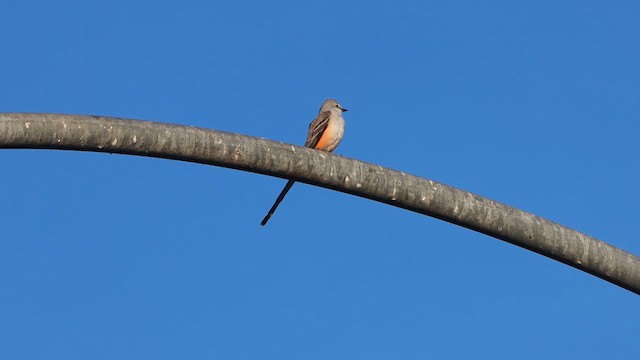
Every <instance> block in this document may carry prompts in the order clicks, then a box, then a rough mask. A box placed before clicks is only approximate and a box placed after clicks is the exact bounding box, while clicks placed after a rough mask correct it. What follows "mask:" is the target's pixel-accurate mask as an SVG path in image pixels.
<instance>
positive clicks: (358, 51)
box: [0, 0, 640, 359]
mask: <svg viewBox="0 0 640 360" xmlns="http://www.w3.org/2000/svg"><path fill="white" fill-rule="evenodd" d="M639 11H640V5H639V3H638V2H637V1H616V2H601V1H584V0H581V1H537V2H526V3H525V2H514V1H488V2H479V1H395V2H391V1H390V2H376V1H373V2H365V1H361V2H357V1H351V2H344V1H331V0H328V1H316V2H305V1H275V2H258V1H239V2H233V3H231V2H217V1H186V2H168V1H92V2H87V1H56V2H49V1H13V2H8V1H5V2H3V3H2V4H1V5H0V16H1V19H2V21H0V34H1V35H0V49H1V53H2V56H0V74H1V79H2V86H0V111H4V112H13V111H24V112H52V113H74V114H95V115H105V116H117V117H125V118H133V119H146V120H155V121H163V122H172V123H179V124H187V125H194V126H201V127H207V128H213V129H218V130H225V131H231V132H237V133H242V134H247V135H253V136H259V137H264V138H269V139H274V140H279V141H283V142H288V143H295V144H302V143H303V142H304V139H305V136H306V130H307V126H308V124H309V122H310V121H311V120H312V119H313V118H314V117H315V115H316V113H317V109H318V107H319V106H320V104H321V103H322V101H323V100H324V99H325V98H327V97H335V98H336V99H338V100H339V101H340V102H341V103H342V105H343V106H345V107H346V108H348V109H350V110H351V111H349V112H348V113H346V114H345V117H346V120H347V129H346V133H345V138H344V140H343V142H342V144H341V145H340V147H339V148H338V150H337V153H340V154H342V155H344V156H348V157H353V158H357V159H361V160H364V161H368V162H373V163H377V164H380V165H383V166H388V167H391V168H395V169H399V170H402V171H405V172H408V173H412V174H416V175H419V176H423V177H427V178H430V179H433V180H436V181H440V182H444V183H447V184H449V185H452V186H455V187H459V188H462V189H465V190H468V191H472V192H474V193H477V194H480V195H482V196H486V197H489V198H492V199H495V200H498V201H501V202H504V203H507V204H509V205H512V206H516V207H518V208H521V209H524V210H526V211H530V212H533V213H535V214H537V215H540V216H543V217H546V218H548V219H551V220H553V221H556V222H559V223H562V224H564V225H567V226H569V227H572V228H575V229H578V230H580V231H583V232H585V233H587V234H590V235H592V236H595V237H598V238H600V239H602V240H604V241H607V242H609V243H612V244H614V245H616V246H619V247H621V248H623V249H625V250H627V251H630V252H632V253H635V254H640V243H639V241H638V240H639V237H638V234H639V233H640V223H639V221H638V208H637V204H638V203H639V201H640V192H639V191H638V184H640V171H639V170H638V166H639V165H640V163H639V161H638V153H639V151H638V136H639V135H640V124H639V121H638V120H639V119H640V105H639V102H638V100H639V99H640V91H639V89H640V86H639V84H640V70H639V69H640V67H639V65H638V64H640V47H639V46H638V35H639V34H640V25H639V22H638V13H639ZM0 164H1V165H2V176H1V177H0V187H1V189H2V190H1V193H2V202H1V204H0V357H2V358H4V359H179V358H182V359H213V358H221V359H256V358H268V359H425V358H439V359H456V358H485V359H500V358H502V359H513V358H519V359H540V358H563V359H602V358H630V357H632V356H634V355H633V354H636V355H637V354H638V353H639V352H640V341H638V340H639V337H638V334H639V331H640V310H639V309H640V307H639V303H638V300H639V298H638V297H637V295H634V294H632V293H630V292H628V291H626V290H624V289H621V288H619V287H617V286H614V285H612V284H609V283H606V282H604V281H602V280H600V279H598V278H595V277H593V276H590V275H588V274H586V273H583V272H580V271H578V270H575V269H573V268H570V267H568V266H565V265H562V264H560V263H558V262H555V261H553V260H550V259H547V258H544V257H541V256H539V255H537V254H534V253H531V252H528V251H525V250H523V249H521V248H517V247H515V246H512V245H510V244H507V243H504V242H501V241H498V240H495V239H493V238H489V237H487V236H484V235H481V234H478V233H475V232H472V231H469V230H466V229H463V228H459V227H456V226H454V225H451V224H448V223H444V222H441V221H438V220H435V219H431V218H428V217H425V216H421V215H418V214H414V213H410V212H407V211H404V210H400V209H397V208H393V207H390V206H386V205H383V204H379V203H375V202H372V201H368V200H365V199H361V198H356V197H353V196H349V195H345V194H341V193H336V192H332V191H329V190H325V189H320V188H315V187H311V186H308V185H303V184H297V185H296V186H295V187H294V188H293V190H292V191H291V192H290V193H289V196H288V197H287V198H286V199H285V201H284V202H283V204H282V205H281V207H280V209H279V210H278V212H277V213H276V214H275V216H274V217H273V218H272V220H271V222H270V223H269V224H268V226H267V227H265V228H262V227H260V226H259V225H258V224H259V221H260V219H262V217H263V216H264V214H265V212H266V211H267V210H268V208H269V206H270V205H271V204H272V202H273V200H274V199H275V197H276V196H277V194H278V192H279V191H280V190H281V188H282V186H283V185H284V183H285V181H284V180H282V179H277V178H270V177H266V176H261V175H256V174H251V173H246V172H240V171H233V170H229V169H223V168H216V167H209V166H203V165H197V164H190V163H181V162H176V161H168V160H160V159H149V158H142V157H132V156H123V155H108V154H97V153H83V152H68V151H67V152H64V151H42V150H1V151H0ZM327 224H331V226H330V227H325V226H326V225H327ZM320 229H323V230H320Z"/></svg>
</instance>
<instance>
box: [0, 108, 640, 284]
mask: <svg viewBox="0 0 640 360" xmlns="http://www.w3.org/2000/svg"><path fill="white" fill-rule="evenodd" d="M0 148H31V149H66V150H83V151H99V152H109V153H120V154H129V155H141V156H151V157H158V158H165V159H174V160H182V161H189V162H195V163H201V164H209V165H216V166H223V167H228V168H233V169H239V170H244V171H251V172H255V173H261V174H266V175H271V176H277V177H281V178H286V179H294V180H296V181H301V182H304V183H308V184H312V185H317V186H321V187H325V188H328V189H333V190H337V191H341V192H345V193H348V194H353V195H356V196H361V197H365V198H368V199H371V200H375V201H380V202H383V203H386V204H389V205H393V206H397V207H400V208H403V209H407V210H411V211H415V212H418V213H421V214H425V215H429V216H432V217H435V218H438V219H442V220H444V221H448V222H450V223H453V224H456V225H460V226H464V227H466V228H469V229H472V230H475V231H478V232H481V233H484V234H487V235H489V236H492V237H495V238H498V239H501V240H504V241H507V242H510V243H512V244H514V245H517V246H520V247H523V248H525V249H529V250H531V251H534V252H537V253H539V254H542V255H544V256H547V257H550V258H552V259H555V260H558V261H560V262H563V263H565V264H567V265H570V266H573V267H575V268H577V269H580V270H583V271H586V272H588V273H590V274H592V275H595V276H597V277H600V278H602V279H604V280H606V281H609V282H611V283H614V284H616V285H619V286H621V287H623V288H625V289H628V290H630V291H633V292H635V293H637V294H640V258H639V257H637V256H635V255H633V254H630V253H628V252H625V251H623V250H621V249H618V248H616V247H614V246H612V245H609V244H607V243H604V242H602V241H600V240H598V239H595V238H593V237H590V236H588V235H585V234H582V233H580V232H577V231H575V230H572V229H569V228H567V227H564V226H562V225H559V224H556V223H554V222H551V221H549V220H545V219H543V218H541V217H538V216H535V215H533V214H530V213H527V212H524V211H521V210H518V209H515V208H512V207H510V206H507V205H505V204H502V203H499V202H496V201H493V200H489V199H486V198H483V197H480V196H478V195H475V194H472V193H468V192H465V191H462V190H459V189H456V188H453V187H450V186H447V185H444V184H440V183H437V182H435V181H431V180H428V179H424V178H420V177H417V176H413V175H409V174H405V173H403V172H400V171H396V170H391V169H387V168H383V167H381V166H378V165H374V164H369V163H365V162H362V161H358V160H353V159H348V158H344V157H341V156H335V155H331V154H327V153H324V152H320V151H316V150H311V149H307V148H303V147H299V146H294V145H289V144H284V143H279V142H274V141H269V140H264V139H259V138H255V137H249V136H242V135H238V134H232V133H227V132H222V131H215V130H208V129H202V128H195V127H190V126H181V125H173V124H165V123H157V122H149V121H136V120H125V119H117V118H110V117H100V116H77V115H57V114H15V113H7V114H0Z"/></svg>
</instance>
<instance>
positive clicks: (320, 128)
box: [304, 111, 331, 149]
mask: <svg viewBox="0 0 640 360" xmlns="http://www.w3.org/2000/svg"><path fill="white" fill-rule="evenodd" d="M329 118H331V112H330V111H325V112H322V113H320V114H319V115H318V117H317V118H315V119H314V120H313V121H312V122H311V125H309V132H308V133H307V141H306V142H305V143H304V146H306V147H309V148H312V149H314V148H315V147H316V145H318V141H320V138H321V137H322V134H323V133H324V131H325V130H326V129H327V125H328V124H329Z"/></svg>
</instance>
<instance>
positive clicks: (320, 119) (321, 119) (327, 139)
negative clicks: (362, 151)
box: [260, 99, 347, 226]
mask: <svg viewBox="0 0 640 360" xmlns="http://www.w3.org/2000/svg"><path fill="white" fill-rule="evenodd" d="M345 111H347V109H345V108H343V107H342V106H340V104H339V103H338V102H337V101H336V100H334V99H327V100H325V101H324V102H323V103H322V106H321V107H320V111H319V112H318V116H317V117H316V118H315V119H314V120H313V121H312V122H311V125H309V132H308V133H307V141H306V142H305V143H304V146H305V147H308V148H311V149H316V150H322V151H326V152H333V150H335V149H336V147H338V144H339V143H340V140H342V135H343V134H344V119H343V118H342V113H343V112H345ZM294 183H295V180H289V181H288V182H287V185H285V186H284V189H282V192H280V195H278V198H277V199H276V202H275V203H273V206H272V207H271V209H270V210H269V212H268V213H267V215H266V216H265V217H264V219H262V222H261V223H260V225H262V226H265V225H266V224H267V221H269V219H270V218H271V216H272V215H273V213H274V212H275V211H276V209H277V208H278V205H280V203H281V202H282V199H284V197H285V196H286V195H287V193H288V192H289V189H291V187H292V186H293V184H294Z"/></svg>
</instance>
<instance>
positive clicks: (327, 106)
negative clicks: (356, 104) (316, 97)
mask: <svg viewBox="0 0 640 360" xmlns="http://www.w3.org/2000/svg"><path fill="white" fill-rule="evenodd" d="M334 109H339V110H340V112H345V111H347V109H345V108H343V107H342V106H341V105H340V104H339V103H338V102H337V101H336V100H335V99H327V100H325V101H324V102H323V103H322V106H320V111H319V112H318V113H319V114H320V113H323V112H325V111H331V110H334Z"/></svg>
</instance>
